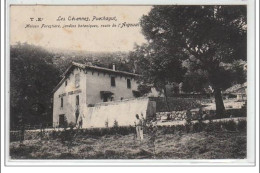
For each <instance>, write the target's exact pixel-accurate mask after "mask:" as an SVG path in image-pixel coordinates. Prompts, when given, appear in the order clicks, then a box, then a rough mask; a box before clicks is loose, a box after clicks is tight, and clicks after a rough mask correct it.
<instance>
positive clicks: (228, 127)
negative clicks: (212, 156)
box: [222, 120, 237, 131]
mask: <svg viewBox="0 0 260 173" xmlns="http://www.w3.org/2000/svg"><path fill="white" fill-rule="evenodd" d="M222 125H223V127H224V128H225V129H226V130H228V131H236V130H237V127H236V126H237V125H236V123H235V121H234V120H230V121H226V122H222Z"/></svg>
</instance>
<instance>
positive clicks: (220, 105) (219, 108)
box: [214, 88, 225, 118]
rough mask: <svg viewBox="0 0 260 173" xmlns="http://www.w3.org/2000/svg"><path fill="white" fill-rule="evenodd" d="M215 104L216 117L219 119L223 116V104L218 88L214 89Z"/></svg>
mask: <svg viewBox="0 0 260 173" xmlns="http://www.w3.org/2000/svg"><path fill="white" fill-rule="evenodd" d="M214 96H215V103H216V116H217V117H219V118H221V117H223V116H224V115H225V106H224V103H223V99H222V95H221V90H220V89H219V88H215V89H214Z"/></svg>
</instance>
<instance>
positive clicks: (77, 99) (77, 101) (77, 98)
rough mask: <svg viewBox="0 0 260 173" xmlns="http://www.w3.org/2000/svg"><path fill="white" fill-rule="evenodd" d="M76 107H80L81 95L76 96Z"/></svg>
mask: <svg viewBox="0 0 260 173" xmlns="http://www.w3.org/2000/svg"><path fill="white" fill-rule="evenodd" d="M76 105H79V95H77V96H76Z"/></svg>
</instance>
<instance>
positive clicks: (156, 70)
mask: <svg viewBox="0 0 260 173" xmlns="http://www.w3.org/2000/svg"><path fill="white" fill-rule="evenodd" d="M182 56H183V55H178V54H171V52H169V51H167V50H165V49H164V47H161V46H158V45H156V44H152V43H151V44H145V45H142V46H136V47H135V51H133V52H131V53H130V56H129V57H130V62H133V64H137V69H136V72H137V73H138V74H141V76H140V79H139V80H138V81H139V83H140V86H142V87H141V88H139V90H140V89H142V90H141V92H144V91H147V88H151V87H154V88H156V89H157V90H158V91H160V92H163V93H164V96H165V99H166V106H167V109H168V111H169V110H170V108H169V104H168V96H167V95H168V94H167V92H166V91H167V90H166V85H167V84H171V83H173V82H177V83H178V82H181V81H182V78H183V75H184V74H185V72H186V71H185V69H184V68H182V65H181V61H180V59H181V58H182ZM145 86H146V87H145Z"/></svg>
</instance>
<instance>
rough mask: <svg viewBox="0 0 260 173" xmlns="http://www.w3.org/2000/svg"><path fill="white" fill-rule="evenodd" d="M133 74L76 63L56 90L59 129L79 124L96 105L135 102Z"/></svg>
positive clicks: (55, 100) (56, 114)
mask: <svg viewBox="0 0 260 173" xmlns="http://www.w3.org/2000/svg"><path fill="white" fill-rule="evenodd" d="M137 76H138V75H137V74H134V73H128V72H123V71H117V70H116V69H115V66H113V69H108V68H102V67H97V66H92V65H86V64H79V63H75V62H73V63H72V64H71V65H70V66H69V68H67V70H66V71H65V72H64V73H63V79H62V80H61V81H60V82H59V84H58V85H57V86H56V87H55V89H54V96H53V122H54V123H55V124H56V126H62V125H64V123H70V122H74V123H77V121H78V115H83V116H87V115H86V114H87V112H88V111H89V110H88V109H87V108H90V107H93V106H94V105H95V104H96V103H100V102H111V101H121V100H125V99H131V98H135V96H134V95H135V93H136V92H137V82H136V77H137Z"/></svg>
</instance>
